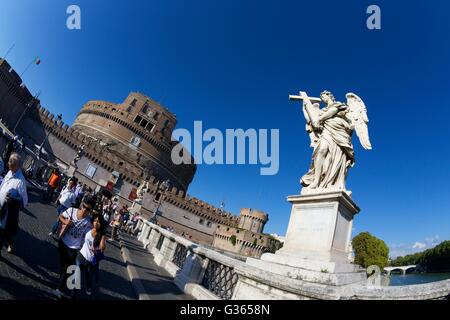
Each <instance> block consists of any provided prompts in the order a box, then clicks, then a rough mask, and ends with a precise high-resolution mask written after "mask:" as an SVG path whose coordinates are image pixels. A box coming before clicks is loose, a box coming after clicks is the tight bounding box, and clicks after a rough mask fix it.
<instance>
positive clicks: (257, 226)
mask: <svg viewBox="0 0 450 320" xmlns="http://www.w3.org/2000/svg"><path fill="white" fill-rule="evenodd" d="M267 221H269V216H268V215H267V213H265V212H263V211H260V210H255V209H250V208H243V209H241V213H240V217H239V228H242V229H245V230H249V231H251V232H254V233H263V231H264V226H265V224H266V223H267Z"/></svg>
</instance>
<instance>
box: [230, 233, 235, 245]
mask: <svg viewBox="0 0 450 320" xmlns="http://www.w3.org/2000/svg"><path fill="white" fill-rule="evenodd" d="M230 242H231V244H232V245H233V246H235V245H236V236H235V235H234V234H233V235H232V236H231V237H230Z"/></svg>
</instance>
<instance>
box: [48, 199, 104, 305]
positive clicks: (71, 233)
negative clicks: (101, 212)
mask: <svg viewBox="0 0 450 320" xmlns="http://www.w3.org/2000/svg"><path fill="white" fill-rule="evenodd" d="M94 207H95V200H94V199H92V198H91V197H86V198H84V199H83V201H82V203H81V205H80V208H79V209H77V208H69V209H67V210H66V211H64V212H63V213H61V215H60V216H59V220H60V221H61V223H62V226H63V227H62V228H61V231H60V234H59V242H58V254H59V262H60V274H59V282H58V287H57V289H56V290H55V295H56V296H57V297H58V299H61V296H62V293H61V290H63V289H64V287H65V285H66V281H67V277H68V274H67V268H68V267H69V266H72V265H75V263H76V257H77V253H78V250H80V249H81V248H82V246H83V243H84V240H85V237H86V233H88V232H89V231H90V230H91V229H92V223H91V219H90V216H89V214H90V212H91V211H92V210H93V209H94ZM71 293H72V297H74V294H75V292H74V291H73V290H71Z"/></svg>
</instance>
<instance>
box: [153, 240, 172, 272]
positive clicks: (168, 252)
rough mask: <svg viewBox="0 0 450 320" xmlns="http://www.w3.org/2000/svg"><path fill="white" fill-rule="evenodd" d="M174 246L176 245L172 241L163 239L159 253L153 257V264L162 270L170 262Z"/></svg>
mask: <svg viewBox="0 0 450 320" xmlns="http://www.w3.org/2000/svg"><path fill="white" fill-rule="evenodd" d="M176 246H177V243H176V242H175V241H174V240H172V239H170V238H168V237H164V241H163V244H162V246H161V250H159V253H158V254H157V255H155V263H156V264H157V265H158V266H160V267H162V268H164V267H165V265H166V263H167V262H169V261H171V260H172V256H173V254H174V252H175V248H176Z"/></svg>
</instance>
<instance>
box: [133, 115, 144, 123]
mask: <svg viewBox="0 0 450 320" xmlns="http://www.w3.org/2000/svg"><path fill="white" fill-rule="evenodd" d="M141 121H142V117H141V116H136V118H134V123H141Z"/></svg>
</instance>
